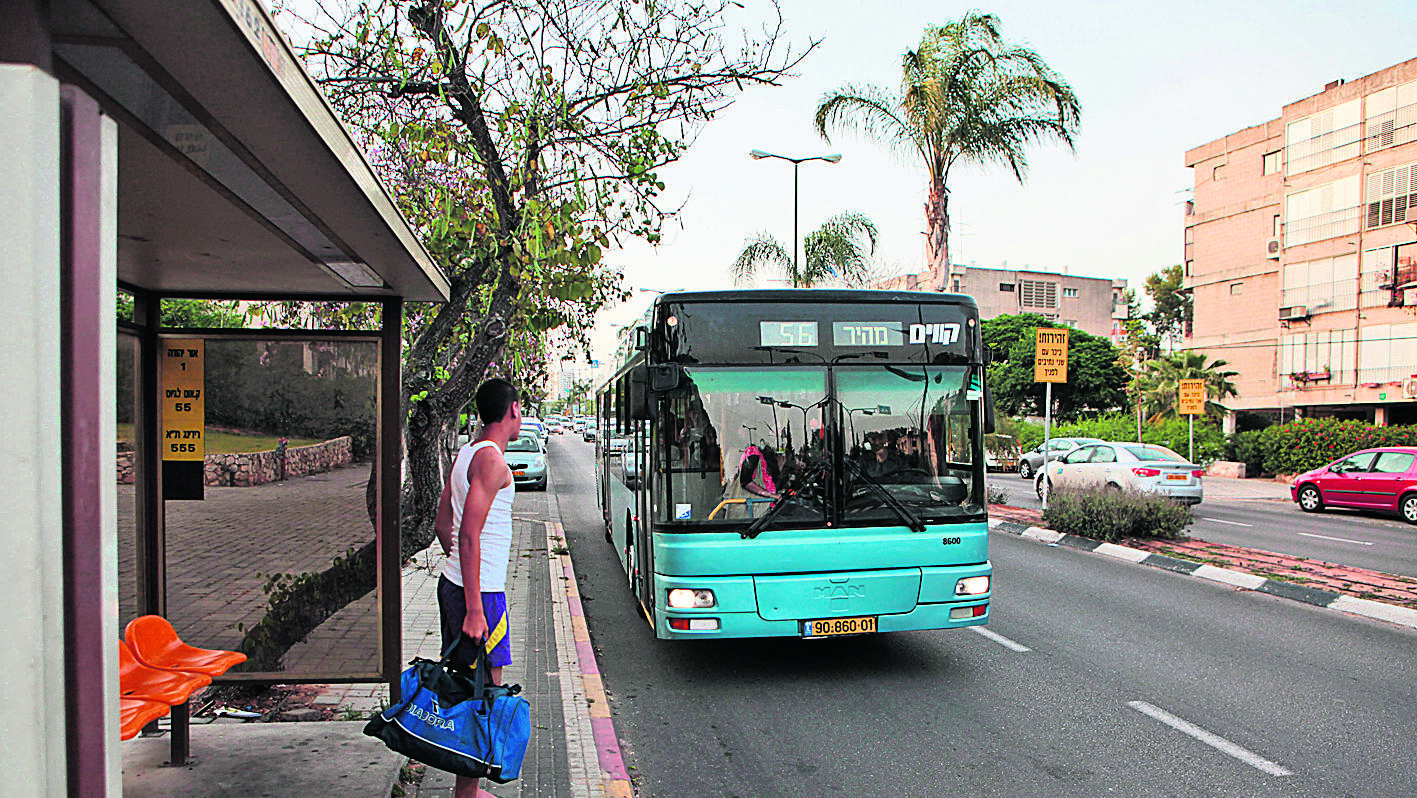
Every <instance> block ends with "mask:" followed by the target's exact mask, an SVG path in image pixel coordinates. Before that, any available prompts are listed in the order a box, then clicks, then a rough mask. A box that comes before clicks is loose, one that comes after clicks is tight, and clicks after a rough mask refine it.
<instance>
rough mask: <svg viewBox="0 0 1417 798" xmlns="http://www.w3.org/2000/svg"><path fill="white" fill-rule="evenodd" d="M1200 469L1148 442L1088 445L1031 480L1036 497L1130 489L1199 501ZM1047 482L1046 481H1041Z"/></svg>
mask: <svg viewBox="0 0 1417 798" xmlns="http://www.w3.org/2000/svg"><path fill="white" fill-rule="evenodd" d="M1204 475H1205V470H1204V469H1202V468H1201V467H1200V466H1198V465H1196V464H1195V463H1190V462H1187V461H1186V458H1184V457H1182V456H1181V455H1179V454H1176V453H1175V452H1173V451H1171V450H1170V449H1167V448H1166V447H1165V446H1157V445H1156V444H1153V443H1093V444H1088V445H1085V446H1079V447H1078V448H1076V449H1073V450H1072V451H1071V452H1068V453H1067V454H1066V455H1064V456H1063V458H1062V459H1061V460H1057V461H1054V462H1051V463H1049V464H1048V470H1047V471H1046V472H1044V473H1041V474H1039V476H1038V480H1037V481H1036V482H1035V485H1036V487H1037V490H1038V493H1039V496H1040V497H1041V496H1042V495H1043V491H1044V490H1045V489H1046V490H1054V489H1058V488H1079V489H1083V490H1117V491H1121V490H1130V491H1136V492H1139V493H1157V494H1161V495H1163V496H1169V497H1171V498H1173V499H1175V500H1177V501H1179V502H1182V503H1185V504H1200V501H1201V498H1202V497H1203V496H1204V495H1205V491H1204V488H1203V487H1202V485H1201V477H1202V476H1204ZM1045 482H1046V484H1045Z"/></svg>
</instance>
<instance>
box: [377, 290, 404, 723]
mask: <svg viewBox="0 0 1417 798" xmlns="http://www.w3.org/2000/svg"><path fill="white" fill-rule="evenodd" d="M380 305H381V309H382V312H381V313H380V314H379V316H380V319H381V320H382V325H383V326H382V327H381V329H380V336H379V454H378V457H379V480H378V494H377V495H378V500H377V501H378V507H379V509H378V530H377V531H376V532H375V534H376V535H377V539H378V546H377V555H378V585H379V632H380V641H381V646H380V664H381V669H382V671H383V675H384V678H385V679H386V680H387V681H388V684H389V700H390V701H398V700H400V698H401V696H400V695H399V671H400V665H401V664H402V662H403V583H402V579H401V571H402V566H403V551H402V529H401V524H400V521H401V518H402V515H401V512H400V507H399V499H400V496H401V493H402V491H401V490H400V487H401V486H402V482H403V480H402V474H403V468H402V465H403V423H402V417H401V416H402V411H401V409H400V407H401V401H402V398H403V388H402V379H401V377H400V374H401V372H402V366H403V357H402V351H401V348H402V346H403V300H402V299H401V298H393V299H385V300H382V301H381V303H380Z"/></svg>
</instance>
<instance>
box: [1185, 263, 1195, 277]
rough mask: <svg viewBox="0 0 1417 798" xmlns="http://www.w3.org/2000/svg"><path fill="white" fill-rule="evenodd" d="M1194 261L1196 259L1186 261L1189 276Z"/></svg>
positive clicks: (1186, 273) (1186, 272) (1188, 275)
mask: <svg viewBox="0 0 1417 798" xmlns="http://www.w3.org/2000/svg"><path fill="white" fill-rule="evenodd" d="M1194 262H1195V261H1190V260H1188V261H1186V271H1185V276H1187V277H1190V276H1191V264H1192V263H1194Z"/></svg>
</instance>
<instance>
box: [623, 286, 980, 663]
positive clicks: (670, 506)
mask: <svg viewBox="0 0 1417 798" xmlns="http://www.w3.org/2000/svg"><path fill="white" fill-rule="evenodd" d="M984 367H985V349H984V345H983V342H982V340H981V337H980V327H979V310H978V307H977V306H976V305H975V302H974V300H973V299H972V298H970V297H967V296H960V295H952V294H934V293H922V292H907V291H859V290H818V289H805V290H804V289H792V290H754V291H711V292H678V293H667V294H663V295H661V296H659V297H658V298H657V299H656V300H655V302H654V304H653V306H652V307H651V308H650V310H649V312H648V313H647V314H646V315H645V317H644V319H643V320H642V322H641V323H640V324H639V325H638V326H636V327H633V328H631V329H630V330H629V331H628V334H627V336H626V338H625V340H624V344H623V346H622V347H621V351H620V353H619V356H618V370H617V372H616V374H615V376H614V377H612V378H611V379H609V380H607V381H606V383H605V384H604V385H603V386H601V387H600V389H599V390H598V392H597V399H596V404H597V412H598V414H599V417H600V429H601V431H602V434H601V435H600V437H599V440H598V441H597V444H596V462H597V470H596V488H597V492H598V494H599V503H600V507H601V510H602V514H603V516H604V520H605V535H606V539H607V540H608V541H609V542H610V545H611V546H613V547H614V549H615V552H616V554H617V556H618V558H619V560H620V564H621V565H622V567H623V568H624V571H625V575H626V579H627V580H628V581H629V583H630V588H631V591H632V592H633V594H634V596H635V598H636V600H637V601H638V602H639V605H640V607H641V609H642V610H643V614H644V617H645V618H646V619H647V620H648V621H649V623H650V625H651V626H652V627H653V629H654V633H655V635H656V636H657V637H660V638H666V639H691V638H722V637H803V638H820V637H833V636H838V635H856V634H872V633H879V632H894V631H905V630H918V629H951V628H955V627H960V626H973V625H979V624H984V623H987V622H988V619H989V599H990V596H991V592H990V591H991V588H992V575H993V566H992V565H991V564H990V562H989V544H988V519H987V515H986V513H987V507H988V505H987V502H986V500H985V489H984V473H985V458H984V446H983V439H984V434H985V433H986V432H990V431H992V430H990V429H986V426H989V425H990V422H991V421H992V418H993V413H992V408H991V407H989V406H987V405H988V396H987V395H986V393H985V389H984ZM612 441H613V442H614V445H612Z"/></svg>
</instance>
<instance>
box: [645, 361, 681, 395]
mask: <svg viewBox="0 0 1417 798" xmlns="http://www.w3.org/2000/svg"><path fill="white" fill-rule="evenodd" d="M647 368H648V369H649V389H650V390H651V391H654V392H655V393H663V392H664V391H672V390H674V389H675V388H678V387H679V379H680V377H681V376H682V375H683V373H684V371H683V369H681V368H680V367H679V364H678V363H656V364H655V365H653V366H648V367H647Z"/></svg>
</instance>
